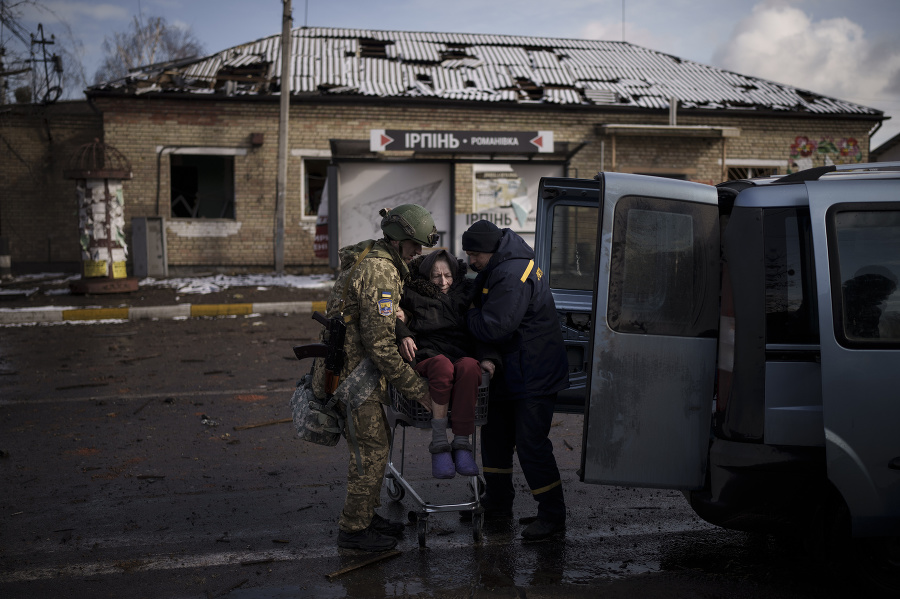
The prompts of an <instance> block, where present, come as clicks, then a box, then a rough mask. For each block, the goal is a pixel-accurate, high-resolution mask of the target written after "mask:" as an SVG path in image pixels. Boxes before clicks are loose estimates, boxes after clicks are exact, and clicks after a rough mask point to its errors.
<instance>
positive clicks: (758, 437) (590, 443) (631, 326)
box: [535, 163, 900, 584]
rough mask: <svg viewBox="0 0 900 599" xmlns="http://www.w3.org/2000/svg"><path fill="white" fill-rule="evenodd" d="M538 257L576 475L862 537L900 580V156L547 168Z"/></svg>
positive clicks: (769, 524)
mask: <svg viewBox="0 0 900 599" xmlns="http://www.w3.org/2000/svg"><path fill="white" fill-rule="evenodd" d="M535 252H536V255H537V257H536V261H537V263H538V264H539V265H540V266H541V268H542V269H543V270H544V272H546V273H547V275H548V276H549V282H550V287H551V288H552V290H553V294H554V299H555V301H556V308H557V311H558V313H559V316H560V325H561V327H562V329H563V333H564V337H565V339H566V345H567V348H568V355H569V366H570V383H571V388H570V389H569V391H568V392H566V393H565V394H562V395H561V397H560V402H559V404H558V410H560V411H581V410H583V411H584V438H583V443H582V455H581V470H580V477H581V480H582V481H584V482H587V483H597V484H612V485H627V486H645V487H657V488H672V489H680V490H682V491H684V493H685V496H686V497H687V499H688V501H689V502H690V505H691V507H692V508H693V509H694V511H696V513H697V514H698V515H699V516H701V517H702V518H703V519H705V520H707V521H708V522H711V523H713V524H716V525H719V526H723V527H725V528H731V529H736V530H746V531H763V532H781V533H783V532H787V533H794V532H797V533H804V534H813V535H814V538H816V539H818V540H819V541H821V542H822V543H823V544H824V543H825V542H829V543H840V539H842V538H843V535H846V536H847V537H849V536H852V537H854V538H857V539H864V540H865V541H864V542H862V543H856V544H861V545H862V546H863V547H864V551H865V556H866V560H867V561H869V562H870V567H871V568H872V569H874V570H875V573H876V575H877V576H881V575H884V576H885V578H886V580H888V581H889V583H891V584H893V583H895V582H896V580H897V579H898V574H900V542H898V539H900V291H898V288H897V287H898V286H897V282H898V278H900V164H891V163H881V164H868V165H852V166H851V165H845V166H828V167H821V168H815V169H811V170H807V171H802V172H799V173H794V174H790V175H786V176H781V177H769V178H765V179H754V180H741V181H730V182H727V183H723V184H720V185H718V186H716V187H712V186H708V185H702V184H697V183H691V182H686V181H679V180H673V179H665V178H659V177H651V176H641V175H629V174H623V173H607V172H601V173H599V174H598V175H597V176H596V177H594V179H593V180H585V179H569V178H544V179H543V180H542V181H541V186H540V190H539V203H538V216H537V230H536V235H535ZM891 581H893V582H891Z"/></svg>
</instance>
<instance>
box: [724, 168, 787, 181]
mask: <svg viewBox="0 0 900 599" xmlns="http://www.w3.org/2000/svg"><path fill="white" fill-rule="evenodd" d="M777 174H778V167H777V166H729V167H728V181H736V180H738V179H752V178H753V177H771V176H773V175H777Z"/></svg>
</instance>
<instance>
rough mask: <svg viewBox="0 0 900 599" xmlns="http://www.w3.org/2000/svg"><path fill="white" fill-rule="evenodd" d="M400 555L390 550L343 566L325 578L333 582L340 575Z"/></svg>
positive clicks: (399, 552)
mask: <svg viewBox="0 0 900 599" xmlns="http://www.w3.org/2000/svg"><path fill="white" fill-rule="evenodd" d="M401 553H403V552H402V551H400V550H399V549H392V550H390V551H384V552H382V553H379V554H377V555H373V556H371V557H367V558H365V559H362V560H360V561H358V562H354V563H351V564H350V565H348V566H344V567H343V568H341V569H340V570H335V571H334V572H331V573H330V574H326V575H325V578H327V579H328V580H334V579H335V578H337V577H338V576H341V575H342V574H346V573H347V572H352V571H353V570H358V569H359V568H363V567H365V566H368V565H370V564H374V563H376V562H380V561H381V560H384V559H388V558H389V557H395V556H398V555H400V554H401Z"/></svg>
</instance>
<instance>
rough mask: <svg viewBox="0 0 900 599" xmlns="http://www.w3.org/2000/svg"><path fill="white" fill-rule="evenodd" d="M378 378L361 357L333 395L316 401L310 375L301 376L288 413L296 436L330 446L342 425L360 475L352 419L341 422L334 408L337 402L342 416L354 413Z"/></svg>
mask: <svg viewBox="0 0 900 599" xmlns="http://www.w3.org/2000/svg"><path fill="white" fill-rule="evenodd" d="M380 378H381V372H379V370H378V368H376V367H375V363H374V362H373V361H372V359H371V358H365V359H364V360H362V361H361V362H360V363H359V364H358V365H357V366H356V368H354V369H353V372H351V373H350V375H349V376H347V377H346V378H345V379H344V380H343V381H341V384H340V385H338V387H337V389H335V391H334V395H332V396H331V397H330V398H328V399H327V400H325V401H322V400H319V399H316V395H315V393H313V390H312V376H310V375H309V374H306V375H304V376H303V378H302V379H300V382H299V383H297V389H295V390H294V395H293V396H292V397H291V413H292V414H293V419H294V428H295V429H297V436H299V437H300V438H301V439H303V440H304V441H309V442H310V443H316V444H318V445H327V446H333V445H336V444H337V442H338V439H340V438H341V434H342V433H343V432H344V430H345V429H344V425H345V424H346V431H347V441H348V443H349V444H350V445H351V447H353V449H354V452H355V453H356V467H357V469H358V470H359V472H360V474H362V458H361V457H360V454H359V445H358V444H357V442H356V431H355V430H354V428H353V419H352V418H347V419H344V418H343V417H342V416H341V415H340V413H339V412H338V411H337V409H336V405H337V402H341V403H343V404H344V407H345V412H346V413H349V412H350V410H355V409H356V408H358V407H359V406H360V405H361V404H362V402H364V401H365V400H366V398H367V397H369V395H371V393H372V391H373V390H374V389H375V386H376V385H377V384H378V380H379V379H380Z"/></svg>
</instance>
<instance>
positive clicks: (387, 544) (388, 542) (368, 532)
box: [338, 526, 397, 551]
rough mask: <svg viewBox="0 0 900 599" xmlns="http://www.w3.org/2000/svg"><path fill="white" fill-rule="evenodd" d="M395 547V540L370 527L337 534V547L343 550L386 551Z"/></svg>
mask: <svg viewBox="0 0 900 599" xmlns="http://www.w3.org/2000/svg"><path fill="white" fill-rule="evenodd" d="M396 546H397V539H395V538H394V537H389V536H387V535H383V534H381V533H380V532H376V531H375V530H373V529H372V527H371V526H370V527H368V528H364V529H362V530H358V531H356V532H345V531H343V530H342V531H340V532H339V533H338V547H343V548H344V549H359V550H361V551H387V550H388V549H393V548H394V547H396Z"/></svg>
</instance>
